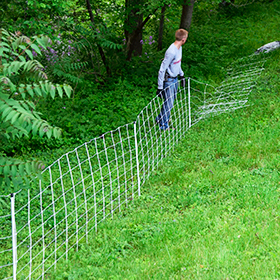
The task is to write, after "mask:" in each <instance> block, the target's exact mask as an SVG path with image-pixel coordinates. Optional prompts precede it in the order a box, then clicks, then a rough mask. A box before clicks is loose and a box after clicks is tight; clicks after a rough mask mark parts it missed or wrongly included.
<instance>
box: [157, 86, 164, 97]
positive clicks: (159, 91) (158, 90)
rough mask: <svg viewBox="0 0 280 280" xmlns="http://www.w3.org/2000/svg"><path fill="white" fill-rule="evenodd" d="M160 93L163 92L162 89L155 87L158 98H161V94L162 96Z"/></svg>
mask: <svg viewBox="0 0 280 280" xmlns="http://www.w3.org/2000/svg"><path fill="white" fill-rule="evenodd" d="M162 94H163V89H159V88H158V89H157V96H158V97H159V98H162V97H163V96H162Z"/></svg>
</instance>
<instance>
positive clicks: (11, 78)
mask: <svg viewBox="0 0 280 280" xmlns="http://www.w3.org/2000/svg"><path fill="white" fill-rule="evenodd" d="M275 7H277V3H276V1H271V0H255V1H245V0H235V1H234V0H231V1H225V0H223V1H221V0H213V1H209V0H203V1H194V0H184V1H178V0H177V1H161V2H159V1H154V0H149V1H144V0H143V1H142V0H141V1H135V0H126V1H94V2H93V1H92V2H90V1H89V0H87V1H67V2H66V1H65V2H62V1H53V0H45V1H40V2H38V1H31V0H30V1H29V0H28V1H21V0H17V1H2V2H1V4H0V10H1V14H0V20H1V26H2V28H3V29H2V31H1V68H0V69H1V73H0V74H1V88H0V89H1V91H0V92H1V109H0V111H1V114H2V119H1V123H0V139H1V146H0V184H1V193H5V194H6V193H10V192H12V191H16V190H18V189H19V188H22V187H28V182H29V181H30V179H32V178H33V177H34V176H36V175H37V174H38V172H39V171H40V170H42V169H43V168H44V167H45V166H46V165H48V164H50V163H51V162H52V161H53V160H55V159H56V158H57V157H59V156H60V155H61V154H63V153H65V152H66V151H67V150H69V149H71V148H73V147H75V146H77V145H79V144H81V143H84V142H85V141H87V140H89V139H91V138H94V137H96V136H99V135H101V134H102V133H104V132H106V131H109V130H111V129H114V128H116V127H118V126H120V125H123V124H125V123H128V122H130V121H132V120H134V119H135V117H136V116H137V114H138V113H139V111H140V110H141V109H142V108H143V107H144V106H145V105H146V104H147V103H148V102H149V100H150V99H151V98H152V97H153V96H154V95H155V92H156V89H157V73H158V69H159V66H160V63H161V60H162V58H163V56H164V52H165V50H166V48H167V47H168V46H169V44H170V43H171V42H173V41H174V31H175V30H176V29H178V28H179V27H181V28H185V29H187V30H189V31H190V35H189V38H188V43H187V45H186V47H184V59H183V65H182V68H183V70H184V71H185V75H186V76H190V77H192V78H195V79H198V80H200V81H203V82H210V83H212V84H213V85H215V84H218V83H219V82H220V81H221V80H222V79H224V77H225V67H226V66H227V65H228V64H229V63H230V62H232V61H233V60H235V59H236V58H238V57H241V56H244V55H248V54H251V53H252V52H254V51H255V50H256V49H257V48H258V47H260V46H261V45H263V44H265V43H267V42H270V41H272V40H274V37H273V36H272V33H271V34H268V33H266V34H262V33H261V32H256V31H255V29H253V28H251V27H250V26H244V24H242V16H243V15H244V16H245V15H246V16H247V15H250V12H251V13H252V15H253V12H254V11H255V12H256V11H257V10H259V9H270V8H273V9H275ZM235 17H238V20H239V22H236V21H235ZM240 19H241V20H240ZM231 22H235V23H236V24H235V25H232V26H231V27H230V28H229V25H231ZM253 33H254V36H252V39H251V41H250V42H249V43H248V42H246V43H245V42H244V40H242V39H243V38H244V36H249V35H252V34H253ZM36 36H37V37H36ZM36 82H37V84H36ZM43 82H44V83H43ZM57 95H60V97H61V98H60V97H57ZM67 96H68V97H69V98H67ZM24 104H25V105H24Z"/></svg>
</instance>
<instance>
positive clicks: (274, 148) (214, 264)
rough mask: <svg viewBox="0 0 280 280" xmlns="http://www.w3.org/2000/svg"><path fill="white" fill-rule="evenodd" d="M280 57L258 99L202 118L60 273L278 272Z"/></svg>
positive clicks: (208, 275)
mask: <svg viewBox="0 0 280 280" xmlns="http://www.w3.org/2000/svg"><path fill="white" fill-rule="evenodd" d="M279 57H280V51H276V52H275V53H274V54H273V55H272V58H270V59H269V60H268V62H267V64H266V68H267V69H266V71H265V72H264V73H263V75H262V76H261V78H260V80H259V83H258V86H257V88H256V89H255V90H254V91H253V92H252V95H251V97H250V104H251V106H250V107H247V108H245V109H242V110H238V111H236V112H234V113H230V114H223V115H220V116H218V117H215V118H210V119H207V120H205V121H202V122H200V123H199V124H197V125H196V126H194V127H192V128H191V130H189V132H188V134H187V137H186V139H185V140H184V141H182V142H181V144H180V146H179V147H178V148H176V149H175V151H174V153H173V155H172V156H170V157H169V158H166V159H165V161H164V164H163V165H161V167H160V169H159V170H158V171H156V172H155V174H154V175H153V176H152V177H151V178H150V180H149V182H147V183H146V185H145V187H144V188H143V189H142V196H141V197H140V198H137V199H135V201H134V202H133V203H132V204H131V205H130V206H129V207H128V209H127V210H126V211H125V212H122V213H121V214H120V216H119V217H118V218H115V219H114V220H112V221H111V220H107V221H106V222H104V223H103V224H101V225H100V227H99V230H98V232H97V233H92V234H91V235H90V237H89V240H90V242H89V244H83V245H81V247H80V250H79V252H78V253H74V252H73V253H72V256H71V257H70V259H69V260H68V261H67V262H66V261H62V262H60V263H59V264H58V269H57V270H56V272H54V273H53V274H52V275H49V277H50V278H51V279H78V278H79V279H278V278H279V277H280V255H279V253H278V252H279V251H280V216H279V213H280V201H279V199H280V173H279V170H280V161H279V152H280V137H279V136H280V132H279V131H280V124H279V118H280V111H279V108H280V106H279V89H280V86H279V80H280V79H279V72H280V66H279Z"/></svg>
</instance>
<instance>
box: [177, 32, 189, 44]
mask: <svg viewBox="0 0 280 280" xmlns="http://www.w3.org/2000/svg"><path fill="white" fill-rule="evenodd" d="M188 35H189V33H188V31H187V30H185V29H178V30H177V31H176V33H175V38H176V41H180V42H181V43H182V45H183V44H184V43H185V42H186V41H187V38H188Z"/></svg>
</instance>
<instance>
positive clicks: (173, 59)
mask: <svg viewBox="0 0 280 280" xmlns="http://www.w3.org/2000/svg"><path fill="white" fill-rule="evenodd" d="M175 38H176V40H175V42H174V43H173V44H171V45H170V47H169V48H168V49H167V51H166V53H165V56H164V60H163V61H162V63H161V66H160V69H159V72H158V90H157V95H158V96H161V97H163V99H164V103H163V105H162V108H161V112H160V114H159V115H158V116H157V117H156V122H157V123H158V124H159V126H160V129H162V130H168V129H169V125H168V123H169V118H170V113H171V110H172V108H173V103H174V100H175V98H176V93H177V89H178V83H177V82H178V75H179V78H180V80H182V82H183V87H184V86H185V79H184V72H183V71H182V68H181V59H182V46H183V45H184V44H185V43H186V41H187V38H188V31H186V30H184V29H178V30H177V31H176V33H175Z"/></svg>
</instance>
